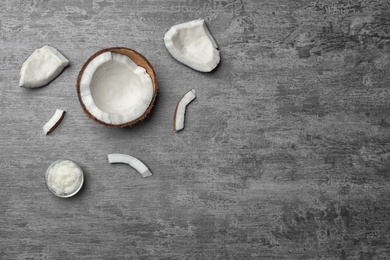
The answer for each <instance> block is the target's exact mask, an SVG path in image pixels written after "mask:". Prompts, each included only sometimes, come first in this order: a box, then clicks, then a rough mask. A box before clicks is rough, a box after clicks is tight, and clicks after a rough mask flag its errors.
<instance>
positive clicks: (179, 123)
mask: <svg viewBox="0 0 390 260" xmlns="http://www.w3.org/2000/svg"><path fill="white" fill-rule="evenodd" d="M195 97H196V96H195V89H192V90H190V91H188V92H187V93H186V94H185V95H184V96H183V97H182V98H181V99H180V101H179V103H178V104H177V106H176V111H175V118H174V126H173V130H174V131H175V132H178V131H180V130H183V129H184V119H185V113H186V107H187V105H188V104H189V103H191V101H192V100H194V99H195Z"/></svg>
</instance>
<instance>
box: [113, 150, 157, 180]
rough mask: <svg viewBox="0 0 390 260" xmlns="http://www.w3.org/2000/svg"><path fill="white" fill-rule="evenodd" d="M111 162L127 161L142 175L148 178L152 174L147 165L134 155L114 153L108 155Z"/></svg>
mask: <svg viewBox="0 0 390 260" xmlns="http://www.w3.org/2000/svg"><path fill="white" fill-rule="evenodd" d="M108 162H109V163H125V164H128V165H130V166H131V167H133V168H134V169H136V170H137V171H138V172H139V173H140V174H141V175H142V177H144V178H146V177H149V176H152V175H153V174H152V172H151V171H150V170H149V169H148V167H146V165H145V164H144V163H143V162H141V161H140V160H139V159H137V158H135V157H134V156H131V155H127V154H120V153H113V154H109V155H108Z"/></svg>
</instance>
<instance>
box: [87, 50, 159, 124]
mask: <svg viewBox="0 0 390 260" xmlns="http://www.w3.org/2000/svg"><path fill="white" fill-rule="evenodd" d="M153 94H154V87H153V83H152V79H151V77H150V76H149V74H148V73H147V72H146V70H145V69H144V68H143V67H140V66H138V65H137V64H136V63H134V62H133V61H132V60H131V59H130V58H129V57H127V56H126V55H122V54H120V53H115V52H109V51H108V52H103V53H101V54H99V55H98V56H96V57H95V58H94V59H93V60H91V61H90V62H89V64H88V65H87V67H86V68H85V69H84V71H83V74H82V76H81V79H80V98H81V101H82V103H83V105H84V106H85V109H86V110H87V111H88V112H89V113H90V114H91V115H92V116H93V117H95V118H96V119H98V120H99V121H101V122H103V123H104V124H107V125H121V124H125V123H127V122H131V121H133V120H136V119H137V118H139V117H141V116H142V115H143V114H144V113H145V111H146V110H147V109H148V108H149V106H150V104H151V101H152V99H153Z"/></svg>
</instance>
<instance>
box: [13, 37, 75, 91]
mask: <svg viewBox="0 0 390 260" xmlns="http://www.w3.org/2000/svg"><path fill="white" fill-rule="evenodd" d="M68 64H69V60H68V59H66V58H65V57H64V56H63V55H62V54H61V53H60V52H59V51H58V50H56V49H55V48H53V47H50V46H48V45H45V46H43V47H42V48H40V49H36V50H35V51H34V52H33V53H32V54H31V55H30V57H28V59H27V60H26V61H25V62H24V63H23V66H22V69H21V70H20V81H19V86H21V87H26V88H38V87H42V86H45V85H47V84H49V82H51V81H52V80H54V79H55V78H56V77H57V76H58V75H60V73H61V72H62V71H63V70H64V68H65V67H66V66H68Z"/></svg>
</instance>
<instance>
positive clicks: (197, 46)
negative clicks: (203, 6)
mask: <svg viewBox="0 0 390 260" xmlns="http://www.w3.org/2000/svg"><path fill="white" fill-rule="evenodd" d="M164 42H165V47H166V48H167V49H168V51H169V52H170V53H171V55H172V56H173V57H174V58H175V59H177V60H178V61H180V62H181V63H183V64H185V65H187V66H189V67H191V68H193V69H195V70H198V71H202V72H210V71H212V70H213V69H214V68H215V67H217V65H218V63H219V61H220V54H219V51H218V46H217V44H216V42H215V40H214V38H213V36H212V35H211V34H210V32H209V30H208V29H207V26H206V23H205V21H204V20H203V19H200V20H195V21H191V22H187V23H182V24H178V25H175V26H173V27H172V28H171V29H170V30H169V31H168V32H167V33H166V34H165V37H164Z"/></svg>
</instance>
